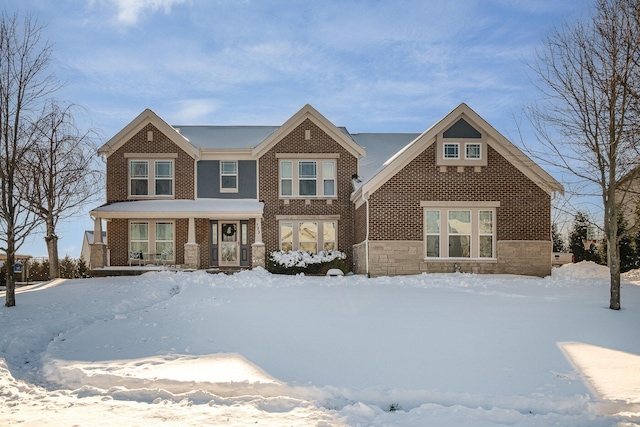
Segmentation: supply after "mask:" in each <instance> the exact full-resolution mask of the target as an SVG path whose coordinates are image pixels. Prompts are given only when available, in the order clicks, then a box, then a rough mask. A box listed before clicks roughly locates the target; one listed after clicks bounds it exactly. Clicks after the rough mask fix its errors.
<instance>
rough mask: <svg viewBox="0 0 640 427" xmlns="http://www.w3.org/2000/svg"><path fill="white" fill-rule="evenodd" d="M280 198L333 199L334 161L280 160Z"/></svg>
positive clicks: (334, 191) (334, 188)
mask: <svg viewBox="0 0 640 427" xmlns="http://www.w3.org/2000/svg"><path fill="white" fill-rule="evenodd" d="M279 174H280V196H281V197H335V196H336V161H335V160H325V161H315V160H281V161H280V172H279Z"/></svg>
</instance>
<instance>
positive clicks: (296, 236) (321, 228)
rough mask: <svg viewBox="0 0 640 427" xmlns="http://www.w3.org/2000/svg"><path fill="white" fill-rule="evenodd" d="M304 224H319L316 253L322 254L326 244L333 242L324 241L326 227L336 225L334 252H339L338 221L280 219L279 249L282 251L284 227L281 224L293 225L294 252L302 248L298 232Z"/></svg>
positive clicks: (292, 246) (292, 243)
mask: <svg viewBox="0 0 640 427" xmlns="http://www.w3.org/2000/svg"><path fill="white" fill-rule="evenodd" d="M303 222H313V223H316V224H317V227H318V239H317V241H316V245H317V246H316V253H318V252H320V251H324V245H325V243H328V242H331V240H328V241H327V242H325V241H324V225H325V224H327V223H333V225H334V231H335V240H333V242H334V244H333V250H338V221H337V220H322V219H304V218H298V219H280V220H278V249H279V250H280V249H282V242H283V240H282V227H281V224H282V223H289V224H292V230H293V235H292V237H291V239H292V240H291V248H292V250H294V251H296V250H298V249H299V248H300V241H299V239H300V236H299V232H298V230H299V229H300V223H303Z"/></svg>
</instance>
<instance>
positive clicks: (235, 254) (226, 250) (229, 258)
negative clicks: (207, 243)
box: [218, 221, 240, 267]
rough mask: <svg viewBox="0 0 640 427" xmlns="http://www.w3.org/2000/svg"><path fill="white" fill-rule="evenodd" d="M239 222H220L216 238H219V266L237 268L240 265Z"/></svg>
mask: <svg viewBox="0 0 640 427" xmlns="http://www.w3.org/2000/svg"><path fill="white" fill-rule="evenodd" d="M239 225H240V224H239V222H238V221H220V222H219V226H220V230H219V233H218V236H219V238H220V250H219V251H218V252H219V256H220V264H219V265H220V266H221V267H222V266H239V265H240V256H239V254H240V241H239V238H238V237H239V234H240V233H239V231H240V227H239Z"/></svg>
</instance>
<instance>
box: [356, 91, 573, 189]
mask: <svg viewBox="0 0 640 427" xmlns="http://www.w3.org/2000/svg"><path fill="white" fill-rule="evenodd" d="M460 118H464V119H465V121H466V122H468V123H469V124H471V125H472V126H474V127H475V128H477V129H480V130H481V131H482V132H484V133H486V134H487V144H488V145H489V146H490V147H491V148H493V149H494V150H495V151H497V152H498V153H499V154H500V155H502V156H503V157H504V158H505V159H507V160H508V161H509V162H510V163H511V164H513V165H514V166H515V167H516V168H517V169H518V170H519V171H520V172H522V173H523V174H524V175H525V176H527V177H528V178H529V179H530V180H532V181H533V182H534V183H535V184H536V185H538V186H539V187H540V188H542V189H543V190H544V191H546V192H547V193H549V194H551V193H553V192H559V193H561V194H563V193H564V188H563V186H562V185H561V184H560V183H559V182H558V181H556V179H555V178H553V177H552V176H551V175H549V174H548V173H547V172H546V171H544V170H543V169H542V168H541V167H540V166H538V165H537V164H536V163H535V162H533V161H532V160H531V159H530V158H529V157H527V156H526V155H525V154H524V153H523V152H522V151H521V150H520V149H518V147H516V146H515V145H514V144H513V143H511V142H510V141H509V140H508V139H507V138H505V137H504V136H502V134H500V132H498V131H497V130H496V129H494V128H493V126H491V125H490V124H489V123H488V122H486V121H485V120H484V119H483V118H482V117H480V116H479V115H478V114H477V113H476V112H475V111H473V110H472V109H471V108H469V106H468V105H466V104H465V103H462V104H460V105H459V106H458V107H456V108H455V109H454V110H453V111H451V112H450V113H449V114H447V115H446V116H445V117H444V118H442V119H441V120H440V121H438V122H437V123H435V124H434V125H433V126H431V127H430V128H429V129H427V130H426V131H424V132H423V133H422V134H420V135H419V136H418V137H417V138H415V139H414V140H413V141H411V142H409V143H408V144H407V145H405V146H404V147H403V148H401V149H400V150H399V151H397V152H396V153H395V154H394V155H393V156H391V157H390V158H389V159H388V160H387V161H386V162H384V164H383V165H382V167H381V168H380V169H378V170H377V171H376V172H374V173H373V174H372V175H371V176H364V181H363V182H362V183H361V184H360V186H359V187H358V188H357V189H356V191H355V192H354V193H353V194H352V196H351V200H353V201H355V200H357V199H359V198H363V199H368V197H369V195H370V194H372V193H373V192H375V191H376V190H377V189H378V188H380V187H381V186H382V185H383V184H384V183H385V182H387V181H388V180H389V179H390V178H391V177H392V176H394V175H395V174H396V173H398V172H399V171H400V170H401V169H402V168H403V167H405V166H406V165H407V164H408V163H409V162H411V161H412V160H413V159H415V158H416V157H417V156H418V155H419V154H420V153H422V152H423V151H424V150H425V149H427V148H428V147H429V146H431V145H432V144H433V143H434V142H436V137H437V136H438V135H439V134H440V133H442V132H444V131H445V130H447V129H449V128H450V127H451V126H453V125H454V124H456V123H457V122H458V120H459V119H460ZM356 139H357V138H356Z"/></svg>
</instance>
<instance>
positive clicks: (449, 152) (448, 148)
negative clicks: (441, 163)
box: [444, 143, 460, 159]
mask: <svg viewBox="0 0 640 427" xmlns="http://www.w3.org/2000/svg"><path fill="white" fill-rule="evenodd" d="M459 150H460V145H459V144H458V143H449V144H444V158H445V159H458V158H460V153H459Z"/></svg>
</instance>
